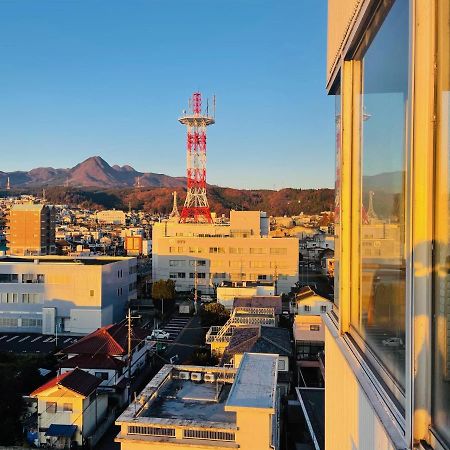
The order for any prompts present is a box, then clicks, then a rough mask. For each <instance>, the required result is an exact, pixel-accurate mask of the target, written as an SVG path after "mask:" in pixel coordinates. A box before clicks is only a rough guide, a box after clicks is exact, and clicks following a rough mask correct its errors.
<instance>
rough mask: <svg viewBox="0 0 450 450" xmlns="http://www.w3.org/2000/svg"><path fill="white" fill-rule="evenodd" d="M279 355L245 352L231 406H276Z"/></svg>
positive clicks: (268, 407)
mask: <svg viewBox="0 0 450 450" xmlns="http://www.w3.org/2000/svg"><path fill="white" fill-rule="evenodd" d="M277 371H278V356H277V355H272V354H263V353H244V357H243V358H242V361H241V364H240V366H239V370H238V372H237V374H236V378H235V380H234V383H233V386H232V387H231V391H230V394H229V396H228V401H227V404H226V407H227V409H229V408H232V409H234V408H261V409H272V410H274V408H275V399H276V398H275V397H276V388H277Z"/></svg>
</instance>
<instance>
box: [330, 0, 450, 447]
mask: <svg viewBox="0 0 450 450" xmlns="http://www.w3.org/2000/svg"><path fill="white" fill-rule="evenodd" d="M328 14H329V16H328V17H329V18H328V58H327V59H328V68H327V89H328V92H329V93H330V94H332V95H335V96H336V97H335V98H336V144H337V146H336V161H337V164H336V167H337V171H336V224H335V225H336V226H335V232H336V246H335V251H336V253H335V258H336V268H335V305H334V309H333V312H331V313H329V314H327V316H326V318H325V322H326V330H325V353H326V380H325V386H326V397H325V408H326V416H325V417H326V438H325V439H326V449H327V450H341V449H358V450H373V449H383V450H386V449H412V448H418V449H430V448H431V449H434V450H443V449H448V448H450V289H449V285H450V277H449V273H450V272H449V261H450V256H449V254H450V252H449V242H450V225H449V224H450V220H449V208H450V202H449V200H450V197H449V196H450V194H449V161H450V146H449V142H450V141H449V134H450V133H449V131H450V122H449V117H450V94H449V91H450V25H449V24H450V3H449V1H448V0H384V1H382V0H329V1H328ZM344 405H345V406H344ZM343 406H344V407H343Z"/></svg>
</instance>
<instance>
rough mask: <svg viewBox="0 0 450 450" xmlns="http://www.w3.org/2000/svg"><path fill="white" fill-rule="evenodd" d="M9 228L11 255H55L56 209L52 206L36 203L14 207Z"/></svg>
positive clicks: (10, 213)
mask: <svg viewBox="0 0 450 450" xmlns="http://www.w3.org/2000/svg"><path fill="white" fill-rule="evenodd" d="M8 227H9V231H8V246H9V253H10V254H11V255H22V256H23V255H38V256H39V255H53V254H55V252H56V247H55V209H54V208H53V207H52V206H48V205H42V204H34V203H23V204H17V205H13V206H12V207H11V210H10V212H9V223H8Z"/></svg>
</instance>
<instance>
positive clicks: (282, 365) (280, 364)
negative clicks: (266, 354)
mask: <svg viewBox="0 0 450 450" xmlns="http://www.w3.org/2000/svg"><path fill="white" fill-rule="evenodd" d="M285 370H286V361H285V360H284V359H279V360H278V371H285Z"/></svg>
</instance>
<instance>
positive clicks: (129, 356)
mask: <svg viewBox="0 0 450 450" xmlns="http://www.w3.org/2000/svg"><path fill="white" fill-rule="evenodd" d="M140 317H141V316H133V317H132V316H131V310H130V308H128V315H127V320H128V383H127V385H128V403H130V401H131V319H139V318H140Z"/></svg>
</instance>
